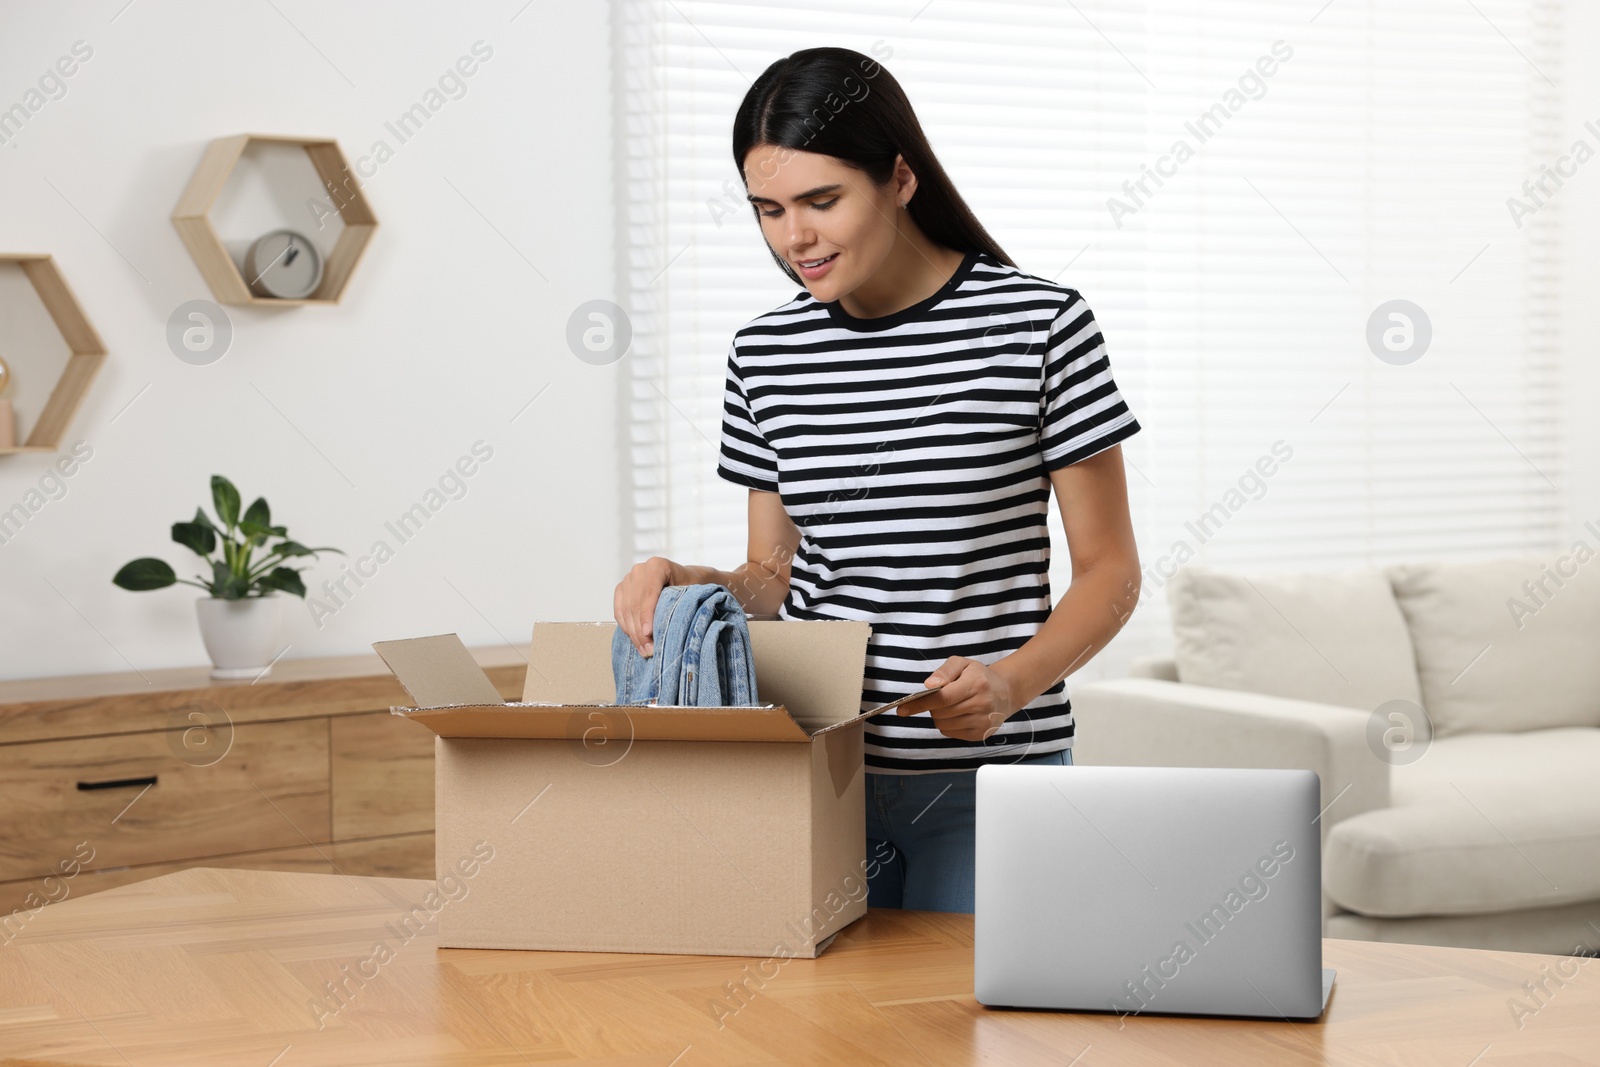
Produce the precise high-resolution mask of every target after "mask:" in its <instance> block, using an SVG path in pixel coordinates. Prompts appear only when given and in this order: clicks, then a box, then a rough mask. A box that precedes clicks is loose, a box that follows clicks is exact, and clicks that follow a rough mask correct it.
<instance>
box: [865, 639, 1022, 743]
mask: <svg viewBox="0 0 1600 1067" xmlns="http://www.w3.org/2000/svg"><path fill="white" fill-rule="evenodd" d="M999 666H1000V664H998V663H997V664H995V665H994V666H989V665H988V664H984V663H979V662H978V661H977V660H975V659H967V658H966V657H965V656H951V657H950V658H949V659H947V660H945V661H944V663H942V664H940V666H939V669H938V670H936V671H934V672H933V673H932V674H930V675H928V677H927V678H926V679H924V680H923V685H925V686H927V687H928V688H930V689H932V688H937V689H938V690H939V692H937V693H933V694H930V695H928V696H925V697H918V698H917V699H916V700H908V701H906V702H905V703H904V704H901V705H900V706H899V707H898V708H896V709H895V714H897V715H916V714H918V713H919V712H924V711H926V712H928V713H929V714H930V715H931V716H932V717H933V721H934V723H935V725H937V726H938V727H939V732H940V733H942V734H944V735H945V736H946V737H955V738H959V739H961V740H962V741H986V740H988V738H989V735H990V734H992V733H994V732H995V731H996V730H998V729H1000V724H1001V723H1003V722H1005V721H1006V720H1007V719H1009V718H1011V716H1013V715H1015V714H1016V713H1017V712H1018V711H1020V710H1022V708H1023V707H1024V706H1025V705H1026V704H1027V703H1028V701H1027V700H1025V699H1020V697H1021V694H1019V693H1017V692H1016V687H1015V686H1014V685H1013V684H1012V682H1011V680H1010V678H1008V677H1007V676H1006V675H1005V673H1003V670H997V669H996V668H997V667H999Z"/></svg>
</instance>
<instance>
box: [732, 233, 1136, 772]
mask: <svg viewBox="0 0 1600 1067" xmlns="http://www.w3.org/2000/svg"><path fill="white" fill-rule="evenodd" d="M727 374H728V376H727V388H726V394H725V399H724V409H723V412H724V413H723V424H722V441H721V449H720V454H719V461H718V465H717V473H718V474H719V475H720V476H721V477H723V478H724V479H726V480H728V481H730V482H734V483H737V484H739V485H743V486H748V487H750V488H752V489H759V490H764V491H766V492H774V493H779V494H780V495H781V497H782V500H783V506H784V509H785V510H786V511H787V512H788V514H789V517H790V518H791V519H792V520H793V521H794V524H795V526H796V527H797V528H798V529H799V531H800V547H799V550H798V552H797V553H796V555H795V558H794V560H793V561H792V563H791V565H790V576H789V592H788V595H787V597H786V598H785V599H784V602H783V606H782V608H780V609H779V612H778V617H779V618H781V619H861V620H865V621H867V622H869V623H870V624H871V626H872V636H871V638H870V639H869V641H868V645H867V664H866V677H865V682H864V686H863V691H862V694H861V708H862V710H863V711H864V710H866V709H867V708H870V707H874V706H876V705H878V704H881V703H884V702H885V701H888V700H892V699H894V698H895V697H898V696H902V695H904V694H906V693H911V692H915V691H916V690H918V689H920V688H921V687H922V680H923V679H924V678H925V677H927V676H928V675H929V674H930V673H932V672H933V670H934V669H935V668H937V667H938V666H939V665H940V664H942V663H944V661H945V659H946V658H947V657H949V656H964V657H967V658H969V659H974V660H977V661H979V662H981V663H985V664H992V663H994V662H995V661H996V660H999V659H1000V658H1002V657H1003V656H1005V655H1006V654H1008V653H1010V652H1012V651H1014V650H1016V649H1017V648H1020V647H1021V646H1022V644H1023V643H1024V642H1026V641H1027V640H1028V639H1029V638H1031V637H1032V636H1033V635H1034V634H1035V633H1037V632H1038V631H1039V628H1040V627H1041V626H1042V625H1043V624H1044V621H1045V619H1046V618H1048V617H1049V615H1050V610H1051V608H1052V607H1053V601H1052V598H1051V595H1050V574H1049V568H1050V534H1049V528H1048V526H1047V525H1046V521H1047V510H1046V509H1047V508H1048V506H1049V504H1050V496H1051V492H1050V479H1049V474H1048V472H1049V471H1050V470H1053V469H1055V468H1057V467H1062V466H1066V465H1067V464H1070V463H1076V462H1078V461H1079V460H1081V459H1085V458H1087V457H1088V456H1092V455H1094V454H1095V453H1096V452H1099V451H1101V450H1103V449H1106V448H1109V447H1111V446H1112V445H1113V444H1115V443H1116V442H1118V441H1121V440H1123V439H1124V438H1126V437H1129V436H1131V435H1133V434H1134V433H1135V432H1137V431H1138V429H1139V424H1138V422H1137V421H1136V420H1135V419H1134V417H1133V413H1132V412H1131V411H1129V409H1128V406H1127V404H1126V403H1125V402H1124V401H1123V398H1122V395H1121V393H1120V392H1119V391H1118V389H1117V386H1116V383H1115V382H1114V381H1113V380H1112V376H1111V366H1110V363H1109V362H1108V360H1107V356H1106V350H1105V345H1104V342H1103V341H1102V339H1101V336H1100V329H1099V327H1098V326H1097V325H1096V324H1095V320H1094V317H1093V315H1092V314H1091V313H1090V311H1089V306H1088V305H1087V304H1086V303H1085V302H1084V299H1083V297H1082V296H1080V295H1078V293H1077V292H1076V291H1075V290H1072V289H1068V288H1065V287H1064V286H1060V285H1056V284H1054V283H1052V282H1049V281H1046V280H1044V279H1042V278H1038V277H1035V276H1034V275H1031V274H1025V273H1023V272H1022V271H1020V270H1018V269H1017V268H1015V267H1010V266H1007V265H1005V264H1003V263H1001V262H1000V261H999V260H997V259H995V258H994V257H992V256H990V255H988V254H987V253H972V252H969V253H967V255H966V256H965V257H964V258H963V259H962V262H961V265H960V267H958V268H957V269H956V272H955V274H953V275H952V276H951V277H950V279H949V281H947V282H946V283H945V284H944V286H943V287H942V288H940V289H939V291H938V292H936V293H934V294H933V295H932V296H930V297H928V298H927V299H926V300H923V301H920V302H919V303H917V304H914V305H912V306H911V307H908V308H905V309H904V310H902V311H898V312H895V313H894V314H892V315H884V316H881V317H879V318H873V319H858V318H854V317H852V316H851V315H849V314H848V313H847V312H845V311H844V310H843V309H842V308H840V307H839V304H838V301H832V302H829V303H823V302H822V301H819V300H817V299H815V298H814V297H813V296H812V295H811V294H810V293H809V292H806V291H804V290H802V291H801V292H800V293H799V294H797V295H796V296H795V297H794V299H792V300H790V301H789V302H788V303H786V304H783V305H782V306H781V307H777V308H774V309H773V310H772V311H769V312H767V313H766V314H764V315H761V316H759V317H757V318H755V319H752V320H751V321H750V322H748V323H746V324H745V325H744V326H742V327H740V329H739V330H738V331H737V332H736V333H735V335H734V339H733V345H732V347H731V349H730V351H729V353H728V368H727ZM1062 666H1063V668H1065V666H1066V665H1065V664H1063V665H1062ZM1072 734H1073V722H1072V705H1071V703H1070V701H1069V700H1068V697H1067V691H1066V685H1065V683H1064V682H1056V683H1055V684H1054V685H1053V686H1051V687H1050V689H1049V690H1047V691H1046V692H1045V693H1043V694H1041V695H1040V696H1038V697H1036V698H1035V699H1034V700H1032V701H1031V702H1030V703H1029V704H1028V705H1027V706H1026V707H1025V708H1023V709H1022V710H1021V711H1019V712H1017V713H1016V714H1015V715H1013V716H1012V717H1011V718H1010V719H1008V720H1006V722H1004V723H1003V724H1001V727H1000V729H999V730H997V731H996V732H995V733H993V734H991V735H990V737H989V739H988V740H987V741H983V742H978V741H963V740H960V739H958V738H953V737H946V736H945V735H944V734H942V733H940V732H939V730H938V727H937V725H936V724H935V723H934V721H933V719H932V717H931V716H929V715H928V714H927V713H926V712H924V713H922V714H920V715H913V716H906V717H899V716H897V715H895V713H894V712H892V711H888V712H884V713H883V714H881V715H878V716H875V717H873V718H871V719H868V720H867V722H866V737H865V741H866V765H867V769H868V770H870V771H873V772H876V773H887V774H908V773H919V772H928V771H950V770H968V769H976V768H977V767H979V766H981V765H982V764H984V763H993V762H1002V763H1009V762H1014V761H1016V760H1018V759H1022V758H1025V757H1032V756H1038V755H1042V754H1044V753H1048V752H1057V751H1060V750H1061V749H1065V748H1070V747H1072Z"/></svg>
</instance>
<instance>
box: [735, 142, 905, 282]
mask: <svg viewBox="0 0 1600 1067" xmlns="http://www.w3.org/2000/svg"><path fill="white" fill-rule="evenodd" d="M896 162H897V164H898V162H899V161H898V160H897V161H896ZM744 175H745V188H746V190H747V192H748V194H749V197H750V202H751V203H752V204H754V205H755V208H756V211H757V216H756V217H757V220H758V221H759V222H760V223H761V235H762V236H763V237H765V238H766V241H767V244H768V245H770V246H771V248H772V250H773V251H774V252H776V253H777V254H778V255H780V256H782V257H783V258H784V259H785V260H787V261H788V263H789V266H790V268H791V269H792V270H793V271H794V272H795V273H796V274H798V275H800V277H801V279H802V280H804V282H805V285H806V288H807V289H808V290H810V292H811V295H812V296H814V297H816V298H817V299H818V300H821V301H824V302H827V301H832V300H837V299H839V297H841V296H843V295H844V294H845V293H848V292H850V291H851V290H853V289H855V288H856V287H857V286H859V285H861V284H862V283H863V282H865V281H866V280H867V279H869V278H871V277H872V276H873V274H874V273H875V272H876V271H877V270H878V268H879V267H880V266H882V265H883V263H884V261H885V260H886V259H888V257H889V253H890V252H891V251H892V250H893V249H894V244H895V238H896V235H897V233H898V230H897V228H896V224H895V221H896V212H898V211H899V210H900V201H899V198H900V197H901V196H909V195H910V191H911V190H910V188H906V189H905V190H904V191H902V189H901V186H900V183H899V182H896V181H890V182H889V183H888V184H887V185H885V186H884V187H882V188H879V187H877V186H874V185H873V184H872V182H871V181H870V180H869V179H868V178H867V176H866V175H865V174H863V173H862V172H861V171H859V170H856V169H854V168H852V167H847V166H845V165H844V164H843V163H840V162H839V161H838V160H837V159H834V158H833V157H832V156H824V155H819V154H817V153H815V152H800V151H796V150H795V149H791V148H775V147H773V146H771V145H759V146H757V147H755V148H752V149H751V150H750V152H749V153H748V154H747V155H746V156H745V162H744ZM913 181H914V179H913ZM821 259H826V260H827V262H826V263H823V264H821V265H819V266H816V267H815V269H812V268H808V267H807V266H805V265H804V264H807V263H813V261H815V260H821Z"/></svg>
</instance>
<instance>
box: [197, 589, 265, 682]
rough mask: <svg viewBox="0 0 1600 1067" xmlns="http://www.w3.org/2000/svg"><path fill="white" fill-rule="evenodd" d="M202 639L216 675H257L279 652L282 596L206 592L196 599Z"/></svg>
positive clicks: (226, 676)
mask: <svg viewBox="0 0 1600 1067" xmlns="http://www.w3.org/2000/svg"><path fill="white" fill-rule="evenodd" d="M195 608H196V610H197V611H198V612H199V615H200V639H201V640H202V641H204V642H205V643H206V653H207V654H208V655H210V657H211V668H212V669H211V677H213V678H258V677H260V676H261V675H263V674H265V673H266V672H267V671H269V670H271V667H272V660H273V657H275V656H276V655H277V654H278V651H279V649H278V624H279V622H280V621H281V620H282V618H283V597H281V596H279V595H278V594H276V593H269V594H268V595H266V596H262V597H246V598H245V599H243V600H223V599H221V598H220V597H210V596H203V597H200V598H199V599H197V600H196V601H195Z"/></svg>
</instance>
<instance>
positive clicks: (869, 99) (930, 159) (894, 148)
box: [733, 48, 1016, 285]
mask: <svg viewBox="0 0 1600 1067" xmlns="http://www.w3.org/2000/svg"><path fill="white" fill-rule="evenodd" d="M758 145H772V146H774V147H776V148H788V149H793V150H795V151H801V152H815V153H817V154H819V155H825V156H832V157H833V158H835V159H837V160H838V161H839V162H841V163H843V164H845V165H846V166H849V167H854V168H855V169H856V170H859V171H861V172H862V173H864V174H865V175H866V176H867V177H868V178H870V179H871V180H872V183H873V184H874V185H878V186H882V185H884V184H885V183H887V182H888V181H889V179H890V178H891V177H893V176H894V157H895V156H896V155H897V154H898V155H901V156H904V157H905V161H906V165H907V166H909V167H910V168H911V172H912V173H913V174H915V175H916V176H917V191H916V193H915V194H914V195H913V196H912V198H911V202H910V203H909V204H907V205H906V209H907V210H908V211H910V212H911V218H912V220H913V221H915V222H916V224H917V225H918V226H919V227H921V229H922V232H923V233H925V234H927V235H928V237H930V238H931V239H932V240H934V241H937V242H938V243H939V244H941V245H944V246H945V247H946V248H953V249H956V250H957V251H959V252H987V253H988V254H989V255H991V256H993V257H994V258H995V259H997V260H999V261H1000V262H1001V263H1004V264H1006V265H1007V266H1012V267H1014V266H1016V264H1015V263H1013V262H1012V261H1011V257H1010V256H1008V255H1006V254H1005V251H1004V250H1003V249H1001V247H1000V245H999V244H998V243H997V242H996V241H995V239H994V238H993V237H990V236H989V231H987V230H985V229H984V228H983V224H982V223H980V222H979V221H978V219H977V216H975V215H974V214H973V213H972V209H971V208H969V207H968V206H967V202H966V201H965V200H963V199H961V194H960V193H958V192H956V187H955V184H954V183H953V182H951V181H950V176H949V175H948V174H946V173H945V172H944V168H943V167H941V166H940V165H939V160H938V158H937V157H935V156H934V154H933V148H932V147H931V146H930V145H929V144H928V138H927V135H926V134H924V133H923V132H922V124H921V123H919V122H918V121H917V114H916V112H915V111H913V110H912V109H911V102H910V101H909V100H907V99H906V94H905V91H904V90H902V89H901V88H900V83H899V82H897V81H895V80H894V76H893V75H891V74H890V73H889V71H888V69H887V68H885V67H884V66H883V65H882V64H880V63H879V62H878V61H877V60H875V59H873V58H871V57H870V56H865V55H862V54H861V53H860V52H856V51H852V50H851V49H849V48H805V49H802V50H800V51H798V52H796V53H794V54H793V55H791V56H788V57H786V58H784V59H780V60H777V61H776V62H774V63H773V64H772V65H771V66H769V67H768V68H767V69H766V70H764V71H762V72H761V76H760V77H759V78H757V79H756V80H755V82H754V83H752V84H751V86H750V89H749V91H748V92H746V93H745V94H744V100H742V101H741V102H740V104H739V110H738V113H737V114H735V115H734V118H733V162H734V165H735V166H737V167H738V168H739V177H740V178H741V179H744V178H745V173H744V159H745V156H746V155H747V154H749V152H750V150H751V149H752V148H755V147H757V146H758ZM750 208H751V210H752V211H754V212H757V213H759V211H760V209H759V207H758V206H757V205H755V204H751V205H750ZM760 222H761V220H760V218H759V217H758V218H757V219H756V225H757V228H758V229H759V227H760ZM767 251H768V252H771V253H772V258H773V259H774V260H775V261H776V262H777V264H778V266H779V268H781V269H782V271H783V272H784V273H785V274H787V275H788V276H789V277H790V278H791V279H793V280H794V281H795V282H796V283H797V284H800V285H804V284H805V283H804V281H802V280H801V278H800V275H798V274H796V273H795V271H794V268H793V267H791V266H790V265H789V263H788V261H787V260H785V259H784V257H783V256H781V255H779V254H778V253H777V252H776V251H775V250H774V249H773V248H772V246H771V245H770V244H769V245H767Z"/></svg>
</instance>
